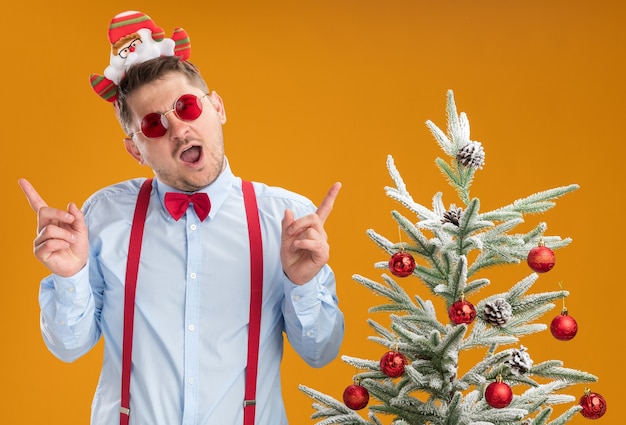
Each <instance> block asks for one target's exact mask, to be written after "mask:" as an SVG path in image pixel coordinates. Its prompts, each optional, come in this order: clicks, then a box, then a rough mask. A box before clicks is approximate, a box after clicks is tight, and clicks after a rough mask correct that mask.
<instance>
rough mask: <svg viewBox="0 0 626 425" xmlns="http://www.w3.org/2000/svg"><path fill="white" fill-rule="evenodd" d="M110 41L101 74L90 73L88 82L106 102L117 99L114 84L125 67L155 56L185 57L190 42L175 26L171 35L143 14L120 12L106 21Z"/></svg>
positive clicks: (116, 83) (183, 31)
mask: <svg viewBox="0 0 626 425" xmlns="http://www.w3.org/2000/svg"><path fill="white" fill-rule="evenodd" d="M109 42H110V43H111V54H110V64H109V66H107V67H106V68H105V70H104V75H99V74H91V76H90V77H89V82H90V83H91V87H93V89H94V91H95V92H96V94H97V95H98V96H100V97H102V98H103V99H104V100H107V101H109V102H115V100H116V99H117V85H118V84H119V82H120V80H121V79H122V78H123V77H124V75H125V73H126V70H127V69H128V68H129V67H130V66H132V65H134V64H136V63H141V62H145V61H147V60H149V59H154V58H157V57H159V56H174V55H176V56H180V57H181V58H182V59H183V60H186V59H188V58H189V55H190V53H191V45H190V43H189V36H188V35H187V32H186V31H185V30H184V29H182V28H176V29H175V30H174V32H173V34H172V37H171V38H165V31H163V28H160V27H158V26H157V25H156V24H155V23H154V21H152V19H150V17H149V16H148V15H146V14H145V13H141V12H136V11H128V12H123V13H120V14H118V15H116V16H115V17H113V19H112V20H111V23H110V24H109Z"/></svg>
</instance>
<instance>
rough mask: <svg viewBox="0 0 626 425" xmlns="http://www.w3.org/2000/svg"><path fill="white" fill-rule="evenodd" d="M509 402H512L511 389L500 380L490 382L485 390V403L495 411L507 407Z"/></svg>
mask: <svg viewBox="0 0 626 425" xmlns="http://www.w3.org/2000/svg"><path fill="white" fill-rule="evenodd" d="M511 400H513V391H511V387H509V386H508V385H507V384H505V383H504V382H502V381H500V380H498V381H496V382H492V383H491V384H489V385H488V386H487V389H486V390H485V401H486V402H487V403H488V404H489V405H490V406H491V407H495V408H496V409H502V408H504V407H507V406H508V405H509V404H511Z"/></svg>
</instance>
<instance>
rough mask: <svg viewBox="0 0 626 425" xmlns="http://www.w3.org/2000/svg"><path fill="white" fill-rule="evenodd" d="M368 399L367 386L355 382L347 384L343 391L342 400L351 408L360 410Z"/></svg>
mask: <svg viewBox="0 0 626 425" xmlns="http://www.w3.org/2000/svg"><path fill="white" fill-rule="evenodd" d="M369 401H370V393H369V391H367V388H365V387H362V386H360V385H357V384H352V385H349V386H348V387H347V388H346V389H345V390H344V392H343V402H344V403H345V405H346V406H348V407H349V408H350V409H352V410H361V409H363V408H364V407H365V406H367V403H369Z"/></svg>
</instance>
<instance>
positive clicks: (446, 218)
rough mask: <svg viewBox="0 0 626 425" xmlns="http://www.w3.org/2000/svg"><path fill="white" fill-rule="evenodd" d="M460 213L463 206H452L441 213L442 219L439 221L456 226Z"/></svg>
mask: <svg viewBox="0 0 626 425" xmlns="http://www.w3.org/2000/svg"><path fill="white" fill-rule="evenodd" d="M462 213H463V208H456V207H454V206H452V207H451V208H450V209H449V210H448V211H446V212H445V213H443V219H442V220H441V222H442V223H452V224H454V225H455V226H458V225H459V220H460V219H461V214H462Z"/></svg>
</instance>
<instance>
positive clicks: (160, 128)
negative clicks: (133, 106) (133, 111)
mask: <svg viewBox="0 0 626 425" xmlns="http://www.w3.org/2000/svg"><path fill="white" fill-rule="evenodd" d="M141 132H142V133H143V134H144V136H146V137H150V138H155V137H161V136H163V135H164V134H165V133H166V132H167V118H165V116H164V115H161V114H157V113H156V112H153V113H151V114H148V115H146V116H145V117H143V120H141Z"/></svg>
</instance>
